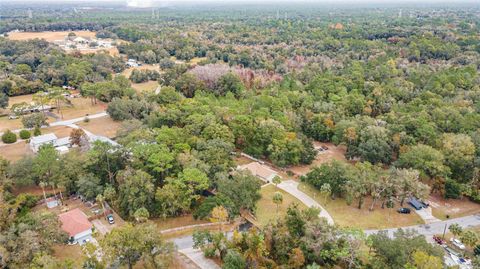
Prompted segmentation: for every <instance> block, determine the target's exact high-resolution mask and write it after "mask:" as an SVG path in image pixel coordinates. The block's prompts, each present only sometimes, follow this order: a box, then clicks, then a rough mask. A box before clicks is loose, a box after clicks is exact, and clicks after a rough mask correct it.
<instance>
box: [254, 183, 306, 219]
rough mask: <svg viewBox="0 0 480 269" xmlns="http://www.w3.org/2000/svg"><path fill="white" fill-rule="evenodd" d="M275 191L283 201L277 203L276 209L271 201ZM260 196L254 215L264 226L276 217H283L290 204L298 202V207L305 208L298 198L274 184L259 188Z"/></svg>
mask: <svg viewBox="0 0 480 269" xmlns="http://www.w3.org/2000/svg"><path fill="white" fill-rule="evenodd" d="M275 192H280V193H281V194H282V196H283V202H282V203H281V204H280V205H279V207H278V211H277V205H276V204H275V203H274V202H273V200H272V198H273V195H274V193H275ZM260 193H261V195H262V198H261V199H260V201H258V203H257V210H256V212H255V216H256V217H257V220H258V222H259V223H260V225H262V226H265V225H266V224H268V223H269V222H271V221H274V220H276V219H277V218H279V217H281V218H283V217H284V216H285V215H286V214H287V208H288V207H289V206H290V205H291V204H294V203H296V204H298V208H299V209H306V208H307V206H305V205H304V204H303V203H302V202H301V201H300V200H298V199H297V198H295V197H293V196H292V195H290V194H288V193H287V192H285V191H283V190H281V189H279V188H277V187H276V186H275V185H271V184H270V185H267V186H264V187H262V189H261V190H260Z"/></svg>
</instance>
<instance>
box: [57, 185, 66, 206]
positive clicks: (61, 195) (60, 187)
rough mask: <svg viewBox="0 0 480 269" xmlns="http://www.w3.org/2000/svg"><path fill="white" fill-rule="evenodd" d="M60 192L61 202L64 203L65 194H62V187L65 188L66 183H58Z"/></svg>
mask: <svg viewBox="0 0 480 269" xmlns="http://www.w3.org/2000/svg"><path fill="white" fill-rule="evenodd" d="M57 187H58V192H59V193H60V202H61V203H62V204H63V194H62V189H63V188H65V185H63V183H58V184H57Z"/></svg>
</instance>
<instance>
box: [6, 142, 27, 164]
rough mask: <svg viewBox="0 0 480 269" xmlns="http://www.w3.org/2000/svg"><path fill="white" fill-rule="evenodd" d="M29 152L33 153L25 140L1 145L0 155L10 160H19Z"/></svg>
mask: <svg viewBox="0 0 480 269" xmlns="http://www.w3.org/2000/svg"><path fill="white" fill-rule="evenodd" d="M27 154H28V155H33V152H32V151H31V150H30V147H29V145H27V144H26V143H25V142H24V141H21V142H18V143H15V144H2V145H0V156H2V157H3V158H5V159H6V160H9V161H12V162H15V161H18V160H20V159H21V158H22V157H24V156H25V155H27Z"/></svg>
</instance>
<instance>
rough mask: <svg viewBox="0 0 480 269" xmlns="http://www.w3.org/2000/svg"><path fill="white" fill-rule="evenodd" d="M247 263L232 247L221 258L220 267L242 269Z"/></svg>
mask: <svg viewBox="0 0 480 269" xmlns="http://www.w3.org/2000/svg"><path fill="white" fill-rule="evenodd" d="M246 267H247V264H246V262H245V259H244V258H243V256H242V255H241V254H240V253H238V252H237V251H235V250H233V249H229V250H228V251H227V255H225V258H224V259H223V265H222V269H243V268H246Z"/></svg>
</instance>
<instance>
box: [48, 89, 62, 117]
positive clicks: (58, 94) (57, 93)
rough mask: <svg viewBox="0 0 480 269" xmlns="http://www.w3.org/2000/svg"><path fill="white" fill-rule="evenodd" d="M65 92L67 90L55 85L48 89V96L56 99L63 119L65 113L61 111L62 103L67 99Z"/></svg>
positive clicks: (56, 104)
mask: <svg viewBox="0 0 480 269" xmlns="http://www.w3.org/2000/svg"><path fill="white" fill-rule="evenodd" d="M65 93H66V91H65V90H64V89H63V88H60V87H53V88H51V89H50V90H49V91H48V97H49V99H51V100H54V101H55V106H56V107H57V111H58V113H60V116H61V117H62V119H63V113H62V112H61V104H62V101H65V100H66V98H65V96H64V94H65Z"/></svg>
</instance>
